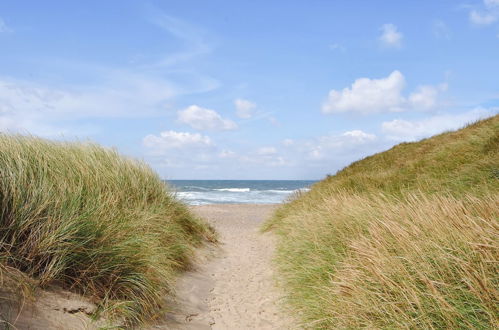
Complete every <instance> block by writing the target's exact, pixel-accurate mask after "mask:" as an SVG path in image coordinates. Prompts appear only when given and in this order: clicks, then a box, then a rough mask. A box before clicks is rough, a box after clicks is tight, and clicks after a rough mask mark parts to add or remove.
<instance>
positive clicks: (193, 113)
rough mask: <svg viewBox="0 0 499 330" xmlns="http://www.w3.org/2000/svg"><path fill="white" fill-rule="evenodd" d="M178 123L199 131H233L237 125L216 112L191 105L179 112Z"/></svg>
mask: <svg viewBox="0 0 499 330" xmlns="http://www.w3.org/2000/svg"><path fill="white" fill-rule="evenodd" d="M177 114H178V121H179V122H181V123H184V124H187V125H189V126H191V127H192V128H194V129H198V130H233V129H236V128H237V124H236V123H235V122H233V121H232V120H229V119H224V118H222V116H220V115H219V114H218V113H217V112H216V111H214V110H211V109H206V108H201V107H199V106H197V105H191V106H189V107H188V108H186V109H184V110H181V111H179V112H178V113H177Z"/></svg>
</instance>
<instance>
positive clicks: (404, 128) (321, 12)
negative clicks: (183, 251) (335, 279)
mask: <svg viewBox="0 0 499 330" xmlns="http://www.w3.org/2000/svg"><path fill="white" fill-rule="evenodd" d="M498 112H499V0H469V1H462V2H461V1H459V0H419V1H416V0H414V1H411V0H407V1H399V0H383V1H381V0H379V1H372V0H371V1H368V0H363V1H361V0H344V1H340V0H337V1H319V0H307V1H298V0H287V1H284V0H274V1H268V0H266V1H262V0H253V1H249V0H247V1H242V0H238V1H234V0H232V1H229V0H224V1H222V0H210V1H201V0H199V1H192V0H182V1H180V0H179V1H175V0H171V1H166V0H165V1H159V0H157V1H154V0H151V1H138V0H136V1H132V0H107V1H101V0H87V1H65V0H64V1H63V0H59V1H57V0H47V1H38V0H36V1H35V0H31V1H27V0H3V1H1V2H0V132H4V133H21V134H31V135H36V136H40V137H44V138H49V139H55V140H70V141H75V140H76V141H93V142H97V143H99V144H101V145H104V146H106V147H112V148H115V149H116V150H118V151H119V152H120V153H121V154H123V155H126V156H130V157H134V158H138V159H140V160H143V161H145V162H147V163H148V164H149V165H150V166H152V167H153V168H154V169H155V170H156V171H157V172H158V173H159V174H160V176H161V177H162V178H163V179H321V178H323V177H324V176H326V175H327V174H334V173H336V172H337V171H338V170H340V169H341V168H343V167H345V166H346V165H348V164H349V163H351V162H352V161H355V160H358V159H361V158H364V157H366V156H368V155H371V154H373V153H376V152H380V151H383V150H386V149H389V148H390V147H392V146H393V145H396V144H398V143H400V142H404V141H417V140H420V139H422V138H425V137H429V136H431V135H434V134H438V133H441V132H444V131H448V130H453V129H458V128H460V127H462V126H464V125H466V124H467V123H470V122H473V121H476V120H478V119H481V118H485V117H488V116H492V115H495V114H497V113H498Z"/></svg>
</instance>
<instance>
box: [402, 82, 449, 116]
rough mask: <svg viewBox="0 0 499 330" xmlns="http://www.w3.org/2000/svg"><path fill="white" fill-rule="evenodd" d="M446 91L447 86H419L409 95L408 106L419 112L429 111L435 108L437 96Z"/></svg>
mask: <svg viewBox="0 0 499 330" xmlns="http://www.w3.org/2000/svg"><path fill="white" fill-rule="evenodd" d="M446 90H447V84H440V85H439V86H429V85H426V86H419V87H418V88H417V90H416V91H415V92H413V93H411V94H410V95H409V104H410V105H411V106H412V107H413V108H415V109H419V110H430V109H433V108H435V107H436V106H437V100H438V94H439V93H440V92H443V91H446Z"/></svg>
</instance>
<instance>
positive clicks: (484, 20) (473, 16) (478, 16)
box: [470, 10, 497, 25]
mask: <svg viewBox="0 0 499 330" xmlns="http://www.w3.org/2000/svg"><path fill="white" fill-rule="evenodd" d="M470 21H471V22H472V23H474V24H476V25H490V24H492V23H494V22H495V21H497V16H496V15H495V14H493V13H490V12H483V13H480V12H478V11H476V10H472V11H471V12H470Z"/></svg>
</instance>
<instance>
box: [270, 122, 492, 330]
mask: <svg viewBox="0 0 499 330" xmlns="http://www.w3.org/2000/svg"><path fill="white" fill-rule="evenodd" d="M498 173H499V116H495V117H493V118H490V119H487V120H484V121H480V122H478V123H475V124H473V125H470V126H468V127H466V128H464V129H462V130H459V131H456V132H449V133H445V134H442V135H439V136H436V137H433V138H430V139H426V140H423V141H420V142H417V143H404V144H401V145H398V146H396V147H394V148H392V149H391V150H389V151H387V152H384V153H380V154H377V155H374V156H371V157H368V158H366V159H364V160H361V161H359V162H356V163H354V164H352V165H351V166H349V167H347V168H345V169H344V170H342V171H340V172H339V173H338V174H336V175H335V176H330V177H328V178H327V179H326V180H324V181H322V182H320V183H319V184H316V185H315V186H314V187H313V189H312V190H311V191H310V192H309V193H306V194H303V195H301V196H297V198H296V199H295V200H293V201H291V202H290V203H288V204H285V205H283V206H282V207H281V208H280V209H279V210H278V211H277V212H276V214H274V217H273V218H272V219H271V220H270V221H268V222H267V224H266V228H265V229H272V230H274V231H275V232H277V233H278V234H279V236H280V240H279V244H278V252H277V258H276V261H277V264H278V267H279V269H280V276H281V277H282V278H283V281H284V283H285V285H286V288H287V289H288V300H289V302H290V303H291V305H292V306H294V308H295V309H296V310H297V312H298V314H299V315H300V316H301V318H302V326H303V327H305V328H313V329H358V328H369V329H404V328H405V329H420V328H423V329H492V328H499V175H498Z"/></svg>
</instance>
